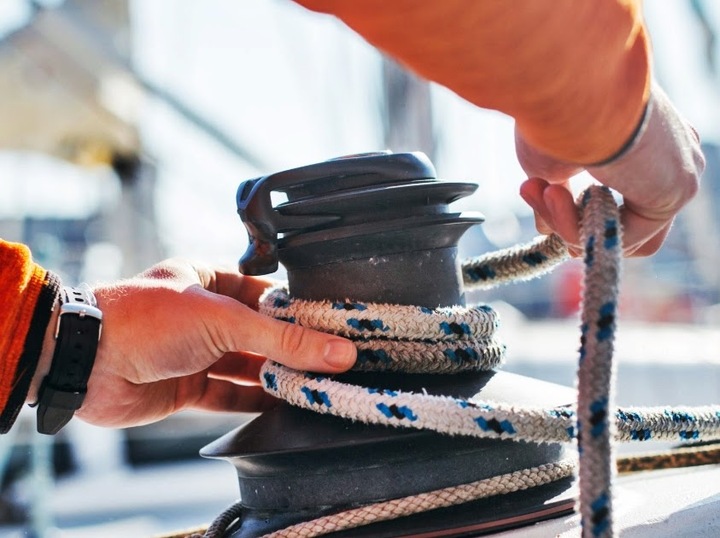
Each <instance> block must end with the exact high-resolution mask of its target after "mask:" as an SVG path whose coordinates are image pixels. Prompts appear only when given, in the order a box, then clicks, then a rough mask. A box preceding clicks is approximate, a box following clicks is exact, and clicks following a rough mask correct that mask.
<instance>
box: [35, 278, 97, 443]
mask: <svg viewBox="0 0 720 538" xmlns="http://www.w3.org/2000/svg"><path fill="white" fill-rule="evenodd" d="M60 293H61V295H60V315H59V317H58V323H57V328H56V332H55V340H56V342H55V352H54V354H53V358H52V364H51V366H50V371H49V372H48V374H47V376H45V378H44V379H43V381H42V384H41V385H40V390H39V392H38V401H37V430H38V432H40V433H44V434H50V435H52V434H55V433H57V432H59V431H60V430H61V429H62V427H63V426H65V424H67V423H68V422H69V421H70V419H71V418H72V417H73V415H74V414H75V411H77V410H78V409H80V406H81V405H82V403H83V400H84V399H85V393H86V392H87V382H88V379H89V378H90V372H92V368H93V365H94V363H95V354H96V353H97V347H98V342H99V340H100V332H101V329H102V312H100V310H99V309H98V308H97V303H96V302H95V297H94V296H93V294H92V292H91V291H90V288H89V287H87V286H84V287H80V288H70V287H65V288H63V289H62V290H61V292H60Z"/></svg>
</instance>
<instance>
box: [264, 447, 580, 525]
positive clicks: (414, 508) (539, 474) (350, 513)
mask: <svg viewBox="0 0 720 538" xmlns="http://www.w3.org/2000/svg"><path fill="white" fill-rule="evenodd" d="M574 469H575V462H574V461H572V460H563V461H560V462H557V463H551V464H546V465H539V466H538V467H532V468H530V469H522V470H520V471H514V472H512V473H506V474H502V475H498V476H494V477H491V478H485V479H483V480H478V481H476V482H470V483H468V484H462V485H459V486H451V487H448V488H443V489H437V490H434V491H429V492H426V493H420V494H418V495H411V496H408V497H403V498H400V499H392V500H390V501H384V502H379V503H374V504H370V505H366V506H361V507H359V508H353V509H350V510H345V511H344V512H340V513H338V514H332V515H329V516H324V517H319V518H317V519H314V520H311V521H306V522H303V523H298V524H297V525H292V526H290V527H287V528H285V529H281V530H279V531H276V532H273V533H270V534H267V535H265V536H264V537H263V538H312V537H314V536H322V535H324V534H329V533H331V532H337V531H341V530H345V529H352V528H354V527H359V526H361V525H368V524H370V523H378V522H380V521H388V520H391V519H396V518H399V517H405V516H409V515H412V514H419V513H421V512H427V511H429V510H435V509H438V508H447V507H449V506H455V505H458V504H463V503H467V502H470V501H475V500H478V499H483V498H486V497H492V496H493V495H503V494H507V493H513V492H515V491H522V490H526V489H530V488H534V487H538V486H542V485H544V484H549V483H550V482H554V481H556V480H560V479H561V478H566V477H568V476H572V474H573V472H574Z"/></svg>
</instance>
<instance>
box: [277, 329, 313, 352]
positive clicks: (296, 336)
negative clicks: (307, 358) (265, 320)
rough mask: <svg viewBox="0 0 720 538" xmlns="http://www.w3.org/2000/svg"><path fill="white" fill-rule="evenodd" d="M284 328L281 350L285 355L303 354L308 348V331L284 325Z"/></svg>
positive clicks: (281, 333)
mask: <svg viewBox="0 0 720 538" xmlns="http://www.w3.org/2000/svg"><path fill="white" fill-rule="evenodd" d="M283 325H284V327H283V328H282V330H281V332H280V350H281V353H283V354H288V355H298V354H301V353H302V352H303V351H304V350H305V347H306V346H307V344H308V342H307V339H308V338H307V331H306V330H305V329H304V328H303V327H301V326H300V325H295V324H293V323H287V322H284V323H283Z"/></svg>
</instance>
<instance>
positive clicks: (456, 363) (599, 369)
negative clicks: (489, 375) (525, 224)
mask: <svg viewBox="0 0 720 538" xmlns="http://www.w3.org/2000/svg"><path fill="white" fill-rule="evenodd" d="M580 211H581V213H582V219H581V239H582V241H583V244H584V247H585V266H586V272H585V283H584V296H583V312H582V325H581V347H580V359H579V367H578V402H577V407H576V409H572V408H568V407H557V408H550V409H547V408H539V407H528V406H522V407H521V406H514V405H511V404H505V403H497V402H488V401H478V400H475V399H469V400H467V399H461V398H451V397H447V396H431V395H427V394H417V393H412V392H402V391H393V390H387V389H378V388H373V387H360V386H355V385H348V384H344V383H340V382H338V381H335V380H333V379H332V377H328V376H322V375H316V374H310V373H304V372H297V371H295V370H292V369H290V368H287V367H285V366H282V365H279V364H277V363H274V362H271V361H267V362H266V363H265V365H264V366H263V369H262V371H261V381H262V383H263V385H264V387H265V389H266V390H267V391H268V392H270V393H271V394H273V395H274V396H277V397H280V398H283V399H285V400H287V401H288V402H289V403H291V404H293V405H296V406H299V407H304V408H307V409H312V410H313V411H316V412H320V413H328V414H333V415H336V416H340V417H344V418H349V419H352V420H360V421H363V422H368V423H376V424H385V425H390V426H396V427H411V428H419V429H431V430H435V431H438V432H442V433H447V434H452V435H457V434H460V435H470V436H475V437H487V438H499V439H514V440H523V441H533V442H537V443H543V442H562V441H565V442H566V441H570V440H572V439H575V438H576V439H577V441H578V450H579V461H580V473H579V474H580V490H581V493H580V500H579V511H580V515H581V520H582V528H583V536H587V537H589V536H592V537H594V538H597V537H606V536H612V533H613V525H612V494H611V490H612V482H613V478H614V473H615V466H614V465H612V462H613V461H614V457H613V449H612V441H613V440H620V441H646V440H649V439H654V440H672V439H675V440H677V439H679V440H695V439H701V438H703V439H714V438H720V406H705V407H693V408H690V407H683V408H662V407H657V408H624V409H616V408H615V407H614V404H613V390H612V389H613V385H614V369H613V365H612V355H613V341H614V333H615V312H616V305H617V293H618V279H619V272H620V260H621V257H622V253H621V228H620V221H619V213H618V208H617V205H616V204H615V202H614V200H613V198H612V195H611V193H610V191H609V190H608V189H606V188H604V187H591V188H590V189H588V190H587V191H586V192H585V193H584V195H583V197H582V199H581V203H580ZM567 257H568V253H567V248H566V246H565V245H564V244H563V242H562V240H561V239H560V238H559V237H557V236H555V235H551V236H548V237H546V238H542V239H536V240H535V241H533V242H531V243H528V244H527V245H522V246H519V247H514V248H511V249H506V250H502V251H499V252H496V253H494V254H488V255H485V256H482V257H479V258H475V259H472V260H469V261H467V262H465V263H464V264H463V265H462V274H463V280H464V283H465V286H466V289H468V288H488V287H492V286H494V285H498V284H503V283H506V282H510V281H515V280H525V279H529V278H532V277H534V276H538V275H541V274H543V273H546V272H548V271H549V270H550V269H552V268H553V267H554V266H555V265H557V264H558V263H560V262H562V261H563V260H565V259H566V258H567ZM260 309H261V312H263V313H265V314H267V315H271V316H273V317H276V318H278V319H284V320H286V321H290V322H293V323H298V324H300V325H304V326H309V327H313V328H315V329H319V330H323V331H326V332H331V333H335V334H339V335H342V336H346V337H348V338H350V339H352V340H354V341H355V342H356V345H357V347H358V364H357V367H356V369H360V370H399V371H413V372H448V371H462V370H488V369H492V368H494V367H495V366H497V365H498V364H499V363H500V362H502V360H503V358H504V351H505V348H504V346H503V345H502V344H501V343H500V342H498V341H497V339H496V334H495V330H496V328H497V325H498V320H497V316H496V314H495V312H494V311H493V310H492V309H491V308H490V307H487V306H476V307H473V308H463V307H452V308H439V309H435V310H430V309H426V308H420V307H413V306H397V305H384V304H374V303H357V302H352V301H351V300H346V301H344V302H329V301H319V302H314V301H301V300H297V299H293V298H290V297H289V296H288V294H287V291H286V290H284V289H279V288H278V289H273V290H271V291H270V292H269V293H267V294H266V295H265V296H264V297H263V298H261V305H260ZM519 472H523V471H519ZM503 477H506V475H503ZM495 478H496V479H500V478H502V477H495ZM489 480H494V479H489ZM501 481H502V480H501ZM457 487H460V488H462V487H463V486H457ZM457 487H455V488H457ZM449 489H454V488H449ZM439 491H445V490H439ZM491 494H492V495H494V494H496V493H491ZM437 495H438V492H429V493H423V494H420V495H414V496H411V497H407V498H405V499H399V500H397V499H396V500H394V501H387V502H386V503H379V504H377V505H369V506H366V507H362V508H358V509H353V510H350V511H347V512H341V513H339V514H333V515H331V516H326V517H323V518H320V520H322V523H321V524H317V521H320V520H316V522H309V523H308V524H307V525H308V527H307V528H309V529H313V530H312V531H307V532H310V534H297V532H299V530H298V529H300V528H301V527H302V528H305V527H303V525H305V524H300V526H294V527H290V528H289V529H294V531H292V532H291V531H290V530H289V529H285V530H284V531H278V533H274V534H272V535H271V536H290V535H292V536H318V535H320V534H326V533H327V532H332V531H334V530H340V529H345V528H351V527H354V526H359V525H364V524H368V523H371V522H374V521H379V519H378V517H381V516H380V515H379V514H380V513H381V512H382V513H383V514H385V515H383V516H382V517H383V518H385V519H388V518H391V517H399V515H395V516H393V515H392V513H393V510H394V509H395V508H390V509H389V512H384V510H385V506H386V505H387V506H388V507H390V506H392V507H395V506H396V504H395V503H401V504H402V503H408V504H409V505H413V504H418V503H419V501H418V499H425V498H426V497H425V496H430V497H432V496H437ZM461 502H462V501H461ZM420 504H422V503H420ZM420 504H418V506H420ZM428 509H429V508H428ZM423 510H424V509H420V510H418V511H423ZM412 513H415V512H412ZM323 529H325V530H323ZM283 532H290V534H282V533H283ZM302 532H306V531H302ZM206 536H208V535H206ZM213 536H221V535H213Z"/></svg>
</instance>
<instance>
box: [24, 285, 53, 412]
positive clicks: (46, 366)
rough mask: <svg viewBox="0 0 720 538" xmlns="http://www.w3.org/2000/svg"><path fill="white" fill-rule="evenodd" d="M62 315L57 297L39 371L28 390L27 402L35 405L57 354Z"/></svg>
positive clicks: (44, 339)
mask: <svg viewBox="0 0 720 538" xmlns="http://www.w3.org/2000/svg"><path fill="white" fill-rule="evenodd" d="M59 315H60V298H59V297H57V298H56V299H55V302H54V303H53V307H52V313H51V314H50V321H49V322H48V325H47V329H45V336H44V337H43V343H42V351H41V352H40V358H39V359H38V365H37V369H36V370H35V375H34V376H33V378H32V381H31V382H30V389H29V390H28V394H27V398H26V400H25V401H26V402H27V403H29V404H31V405H35V404H36V403H37V400H38V391H39V390H40V385H41V384H42V380H43V379H45V376H46V375H47V374H48V372H49V371H50V365H51V364H52V358H53V354H54V353H55V330H56V329H57V323H58V316H59Z"/></svg>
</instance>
